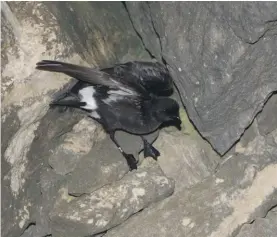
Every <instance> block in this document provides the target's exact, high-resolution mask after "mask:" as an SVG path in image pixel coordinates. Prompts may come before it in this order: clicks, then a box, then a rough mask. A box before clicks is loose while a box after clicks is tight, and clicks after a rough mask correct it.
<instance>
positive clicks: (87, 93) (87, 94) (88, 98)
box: [79, 86, 99, 116]
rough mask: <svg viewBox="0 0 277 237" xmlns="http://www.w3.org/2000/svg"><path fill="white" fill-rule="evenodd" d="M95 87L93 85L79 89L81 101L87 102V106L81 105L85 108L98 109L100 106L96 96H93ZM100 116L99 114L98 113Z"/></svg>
mask: <svg viewBox="0 0 277 237" xmlns="http://www.w3.org/2000/svg"><path fill="white" fill-rule="evenodd" d="M94 93H95V89H94V87H93V86H88V87H85V88H83V89H82V90H80V91H79V96H80V97H81V100H80V101H81V102H86V103H87V104H86V105H85V106H81V108H83V109H90V110H96V109H97V108H98V106H97V103H96V100H95V98H94V97H93V95H94ZM98 116H99V115H98Z"/></svg>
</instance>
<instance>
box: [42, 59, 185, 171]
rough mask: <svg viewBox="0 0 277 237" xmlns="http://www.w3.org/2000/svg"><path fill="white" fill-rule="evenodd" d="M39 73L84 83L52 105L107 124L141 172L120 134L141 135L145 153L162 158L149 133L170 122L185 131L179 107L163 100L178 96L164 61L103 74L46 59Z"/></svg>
mask: <svg viewBox="0 0 277 237" xmlns="http://www.w3.org/2000/svg"><path fill="white" fill-rule="evenodd" d="M36 69H39V70H44V71H52V72H59V73H64V74H66V75H68V76H70V77H73V78H75V79H77V80H78V82H77V83H76V84H75V85H74V86H73V87H72V88H71V89H70V90H69V91H68V92H66V93H65V94H63V95H62V96H61V97H60V98H57V99H56V100H54V101H53V102H52V103H51V105H57V106H68V107H75V108H80V109H83V110H85V111H87V112H88V113H89V116H90V117H92V118H93V119H95V120H96V121H98V122H99V123H100V124H102V126H103V128H104V129H105V131H106V132H107V133H108V134H109V135H110V138H111V139H112V141H113V142H114V143H115V144H116V146H117V147H118V149H119V150H120V152H121V153H122V154H123V156H124V157H125V158H126V160H127V163H128V165H129V167H130V169H131V170H132V169H136V168H137V163H136V160H135V158H134V156H133V155H131V154H126V153H125V152H124V151H123V150H122V148H121V147H120V145H119V144H118V142H117V141H116V139H115V137H114V134H115V131H116V130H123V131H126V132H129V133H132V134H136V135H141V138H142V140H143V142H144V155H145V156H151V157H153V158H154V159H157V157H158V156H159V155H160V153H159V151H158V150H156V149H155V148H154V147H153V146H152V145H151V144H149V143H148V142H147V141H146V139H144V137H143V135H145V134H149V133H151V132H153V131H155V130H156V129H158V128H159V127H161V126H162V125H165V124H168V123H170V124H173V125H175V126H177V127H178V128H180V125H181V120H180V118H179V105H178V103H177V102H176V101H175V100H173V99H171V98H168V97H164V96H163V95H167V94H170V93H171V92H172V90H173V86H172V85H173V82H172V78H171V76H170V74H169V72H168V70H167V68H166V67H164V66H163V65H162V64H160V63H153V62H128V63H125V64H118V65H115V66H114V67H110V68H105V69H101V70H100V69H93V68H88V67H83V66H78V65H74V64H69V63H64V62H58V61H50V60H43V61H41V62H38V63H37V66H36ZM161 96H163V97H161Z"/></svg>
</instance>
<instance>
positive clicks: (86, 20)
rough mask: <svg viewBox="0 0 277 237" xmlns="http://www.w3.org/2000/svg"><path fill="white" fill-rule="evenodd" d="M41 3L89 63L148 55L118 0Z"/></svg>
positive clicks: (111, 61) (99, 63)
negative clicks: (107, 1) (58, 22)
mask: <svg viewBox="0 0 277 237" xmlns="http://www.w3.org/2000/svg"><path fill="white" fill-rule="evenodd" d="M45 5H46V6H47V7H48V9H49V10H50V12H52V13H53V15H54V16H55V17H56V18H57V19H58V21H60V22H61V25H62V26H63V30H64V33H65V34H66V36H68V37H69V38H70V40H71V41H72V42H74V47H75V49H76V51H77V52H79V54H80V55H81V56H82V58H85V60H86V61H87V62H88V63H89V64H92V65H95V66H96V65H97V66H99V67H106V66H111V65H113V64H115V63H118V62H127V61H131V60H138V59H142V60H150V59H151V58H150V56H149V54H148V53H147V51H146V50H145V49H144V47H143V44H142V42H141V40H140V39H139V37H138V36H137V34H136V32H135V31H134V29H133V27H132V24H131V22H130V20H129V18H128V14H127V12H126V10H125V8H124V6H123V4H122V3H121V2H113V3H111V2H110V3H106V2H82V3H81V2H49V3H45ZM69 22H70V27H69Z"/></svg>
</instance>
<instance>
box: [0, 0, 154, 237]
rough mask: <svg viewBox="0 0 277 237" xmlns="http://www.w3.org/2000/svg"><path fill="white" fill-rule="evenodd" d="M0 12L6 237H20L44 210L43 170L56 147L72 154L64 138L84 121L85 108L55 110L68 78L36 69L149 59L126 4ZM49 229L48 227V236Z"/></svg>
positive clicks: (13, 7)
mask: <svg viewBox="0 0 277 237" xmlns="http://www.w3.org/2000/svg"><path fill="white" fill-rule="evenodd" d="M1 13H2V14H1V33H2V34H1V35H2V36H3V37H2V39H1V59H2V60H1V79H2V81H1V92H2V93H1V101H2V103H1V105H2V106H1V112H2V113H1V122H2V135H3V136H2V140H1V141H2V142H1V148H2V162H1V164H2V167H1V170H2V172H1V178H2V207H3V208H2V236H4V237H5V236H19V235H20V234H22V233H23V232H24V230H25V228H26V227H27V226H28V225H29V224H30V223H34V222H36V221H37V219H36V218H37V217H38V216H39V215H40V211H39V210H38V208H37V207H38V206H40V205H44V204H41V198H42V196H41V193H40V176H41V172H42V169H43V168H44V167H47V166H48V164H47V160H48V159H49V157H50V156H51V152H53V151H57V150H58V151H59V152H60V155H63V156H66V154H65V153H63V152H62V151H60V150H59V148H57V147H59V145H60V144H61V143H62V142H63V138H64V137H66V135H65V136H61V135H62V134H66V133H68V132H70V131H71V130H72V127H73V126H74V125H75V124H76V123H78V122H79V121H80V120H81V119H82V118H83V115H82V114H80V112H78V113H75V112H73V113H72V111H71V112H70V111H67V112H65V113H58V110H56V109H55V110H50V111H48V108H49V107H48V104H49V102H50V101H51V100H52V97H53V95H54V94H56V92H57V91H58V90H60V89H62V88H63V87H64V86H66V85H67V83H68V81H69V78H68V77H67V76H64V75H62V74H55V73H52V74H51V75H50V74H49V73H47V72H41V71H37V70H35V64H36V63H37V62H38V61H40V60H42V59H59V60H62V61H68V62H71V63H76V64H86V63H85V62H84V59H86V61H87V62H89V63H90V64H92V65H94V66H96V65H101V66H104V65H110V64H113V63H115V62H119V60H120V61H122V62H123V61H127V60H134V59H136V60H138V59H149V56H148V53H147V52H146V51H145V50H144V47H143V45H142V44H141V41H140V39H139V38H138V37H137V35H136V33H135V32H134V31H133V28H132V24H131V22H130V20H129V18H128V16H127V13H126V11H125V9H124V6H123V4H122V3H120V2H118V3H115V4H104V3H100V4H98V3H81V4H80V3H78V4H75V3H72V4H71V3H61V4H60V3H36V2H3V3H1ZM100 18H101V21H100ZM70 22H71V23H70ZM100 22H101V23H100ZM74 23H76V24H74ZM100 24H101V25H100ZM91 29H93V30H91ZM84 39H85V40H84ZM89 51H90V52H89ZM47 111H48V112H47ZM73 111H74V110H73ZM72 157H73V156H72ZM72 157H71V156H70V157H69V156H68V158H72ZM60 162H61V161H60ZM71 163H74V162H71ZM73 166H74V165H73ZM60 170H62V169H61V166H60ZM66 172H67V171H63V172H62V173H66ZM45 205H46V204H45ZM30 228H31V227H30ZM33 228H38V227H32V229H33ZM47 228H48V227H47V226H46V227H45V230H42V232H45V233H46V232H47V231H48V230H47ZM36 237H37V236H36Z"/></svg>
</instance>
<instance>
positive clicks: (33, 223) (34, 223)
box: [21, 222, 36, 235]
mask: <svg viewBox="0 0 277 237" xmlns="http://www.w3.org/2000/svg"><path fill="white" fill-rule="evenodd" d="M35 225H36V222H30V223H29V224H28V225H27V226H26V228H25V229H24V230H23V232H22V234H21V235H23V234H24V233H25V232H26V231H28V229H29V228H31V227H32V226H35Z"/></svg>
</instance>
